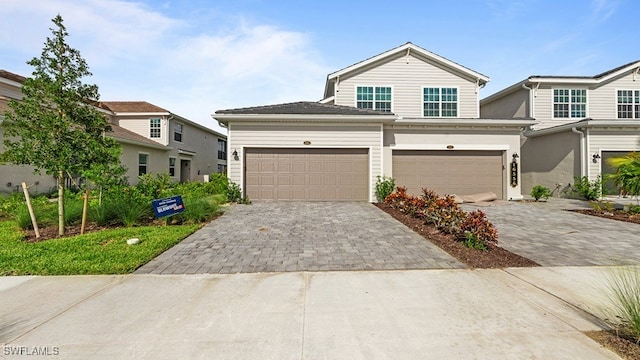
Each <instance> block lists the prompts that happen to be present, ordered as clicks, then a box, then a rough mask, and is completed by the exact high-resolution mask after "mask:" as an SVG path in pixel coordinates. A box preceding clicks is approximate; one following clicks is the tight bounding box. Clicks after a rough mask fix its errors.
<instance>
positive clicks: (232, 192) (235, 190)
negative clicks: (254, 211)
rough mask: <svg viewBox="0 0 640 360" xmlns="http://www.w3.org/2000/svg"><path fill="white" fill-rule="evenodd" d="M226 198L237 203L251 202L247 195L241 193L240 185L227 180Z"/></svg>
mask: <svg viewBox="0 0 640 360" xmlns="http://www.w3.org/2000/svg"><path fill="white" fill-rule="evenodd" d="M227 200H229V202H234V203H238V204H251V200H249V198H248V197H246V196H243V195H242V189H240V185H238V184H236V183H234V182H233V181H229V187H228V188H227Z"/></svg>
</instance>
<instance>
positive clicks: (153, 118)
mask: <svg viewBox="0 0 640 360" xmlns="http://www.w3.org/2000/svg"><path fill="white" fill-rule="evenodd" d="M151 120H159V123H158V128H157V129H158V130H159V132H160V134H159V136H158V137H153V136H151V129H152V128H151ZM148 124H149V139H162V118H159V117H152V118H149V122H148Z"/></svg>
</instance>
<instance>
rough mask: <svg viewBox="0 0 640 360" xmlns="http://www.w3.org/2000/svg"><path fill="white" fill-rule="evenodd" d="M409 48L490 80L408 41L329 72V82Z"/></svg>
mask: <svg viewBox="0 0 640 360" xmlns="http://www.w3.org/2000/svg"><path fill="white" fill-rule="evenodd" d="M407 50H408V51H409V53H411V52H416V53H418V54H420V55H422V56H424V57H426V58H430V59H433V60H435V61H436V62H439V63H441V64H443V65H445V66H448V67H450V68H452V69H455V70H457V71H459V72H462V73H463V74H467V75H469V76H470V77H472V78H476V79H479V80H482V81H484V82H485V83H486V82H489V80H490V79H489V77H487V76H485V75H482V74H480V73H479V72H476V71H473V70H471V69H469V68H466V67H464V66H462V65H460V64H457V63H455V62H453V61H451V60H449V59H447V58H444V57H442V56H440V55H437V54H435V53H432V52H431V51H429V50H426V49H423V48H421V47H419V46H416V45H414V44H412V43H406V44H404V45H402V46H399V47H397V48H393V49H391V50H388V51H385V52H383V53H382V54H379V55H376V56H374V57H372V58H369V59H367V60H364V61H361V62H359V63H356V64H353V65H351V66H348V67H346V68H344V69H342V70H338V71H336V72H333V73H331V74H329V75H328V76H327V82H328V81H329V80H331V79H333V78H336V77H338V76H342V75H344V74H347V73H349V72H352V71H354V70H357V69H359V68H362V67H365V66H368V65H370V64H372V63H375V62H377V61H379V60H382V59H384V58H387V57H389V56H392V55H394V54H397V53H399V52H404V51H407Z"/></svg>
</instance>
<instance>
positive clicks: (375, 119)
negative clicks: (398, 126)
mask: <svg viewBox="0 0 640 360" xmlns="http://www.w3.org/2000/svg"><path fill="white" fill-rule="evenodd" d="M213 118H214V119H216V120H218V121H221V122H223V123H228V122H229V121H238V122H302V121H306V122H338V123H342V122H354V123H392V122H393V121H394V120H395V119H396V118H397V117H396V116H395V115H304V114H213Z"/></svg>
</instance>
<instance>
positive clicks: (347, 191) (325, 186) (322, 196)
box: [242, 146, 371, 201]
mask: <svg viewBox="0 0 640 360" xmlns="http://www.w3.org/2000/svg"><path fill="white" fill-rule="evenodd" d="M260 154H266V158H265V162H264V163H262V164H261V165H259V163H256V162H254V161H252V160H256V159H259V157H260ZM314 155H318V156H319V157H317V158H315V157H314ZM322 155H329V156H330V158H332V156H331V155H339V156H344V155H353V156H354V157H353V158H350V159H348V158H347V159H348V160H349V161H348V162H347V163H344V162H342V163H341V162H337V163H333V162H332V161H327V159H326V158H324V156H322ZM263 156H264V155H263ZM288 159H289V160H290V161H287V160H288ZM303 159H304V160H305V161H301V160H303ZM342 159H343V160H345V158H342ZM266 160H270V161H266ZM282 160H285V161H282ZM310 160H319V161H318V162H315V166H316V167H317V168H316V170H315V171H314V170H312V169H311V168H310V166H312V165H313V164H314V161H310ZM338 160H340V159H338ZM281 161H282V162H281ZM269 164H271V166H270V167H269ZM358 164H360V165H362V166H360V165H358ZM336 165H337V167H336ZM340 165H342V166H343V169H346V170H344V172H346V173H347V174H348V176H346V177H341V176H340V174H342V173H343V172H341V171H339V168H338V167H339V166H340ZM256 166H267V167H266V168H265V169H266V170H268V171H267V172H271V173H273V174H274V177H273V178H272V177H270V176H267V177H262V178H261V177H260V175H259V174H260V172H261V169H259V168H256ZM345 166H346V167H345ZM296 168H297V169H298V170H296ZM320 168H321V169H322V170H319V169H320ZM357 168H360V169H361V171H359V170H357ZM269 169H270V170H269ZM328 169H333V170H328ZM349 170H354V171H352V172H351V173H350V174H349ZM333 171H335V173H336V176H335V177H333V176H326V175H329V174H331V172H333ZM314 172H315V173H320V174H325V176H324V178H323V176H322V175H320V176H309V174H310V173H314ZM250 174H251V175H250ZM242 175H243V181H244V188H245V194H247V196H249V198H254V199H256V200H292V201H369V200H370V193H371V189H370V186H371V149H370V148H367V147H317V148H305V147H299V146H298V147H294V146H290V147H253V146H252V147H245V148H243V170H242ZM277 175H280V176H277ZM276 176H277V177H276ZM341 179H342V181H345V180H346V181H347V183H346V185H345V186H344V187H340V186H339V185H337V184H338V183H339V182H340V181H341ZM265 180H266V182H267V184H268V183H269V182H273V185H272V187H271V190H272V191H274V193H273V195H272V196H264V195H266V194H268V193H260V192H261V191H265V190H266V191H269V190H270V189H269V187H270V186H269V185H267V186H266V189H265V187H263V188H262V190H258V193H255V192H254V190H256V187H254V185H255V186H257V187H258V188H259V187H260V186H261V185H258V184H259V183H262V184H264V181H265ZM318 181H319V182H318ZM351 181H355V182H351ZM254 182H255V184H254ZM314 182H315V184H314ZM349 182H350V183H349ZM278 183H281V184H282V183H284V184H291V186H290V187H286V189H287V190H286V191H284V192H278ZM314 187H315V188H316V189H317V190H318V191H316V192H313V191H310V190H311V189H314ZM281 189H282V188H281ZM341 191H342V192H341ZM352 196H353V197H352Z"/></svg>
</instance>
